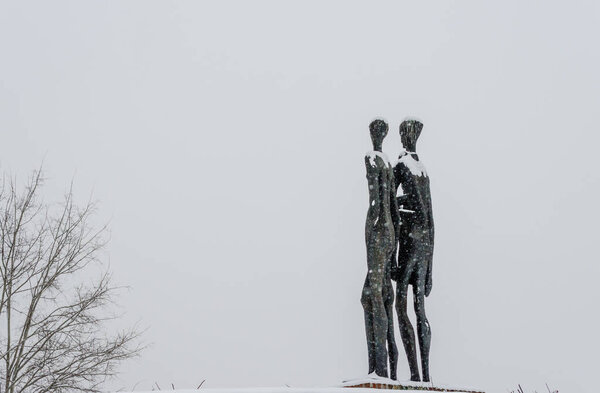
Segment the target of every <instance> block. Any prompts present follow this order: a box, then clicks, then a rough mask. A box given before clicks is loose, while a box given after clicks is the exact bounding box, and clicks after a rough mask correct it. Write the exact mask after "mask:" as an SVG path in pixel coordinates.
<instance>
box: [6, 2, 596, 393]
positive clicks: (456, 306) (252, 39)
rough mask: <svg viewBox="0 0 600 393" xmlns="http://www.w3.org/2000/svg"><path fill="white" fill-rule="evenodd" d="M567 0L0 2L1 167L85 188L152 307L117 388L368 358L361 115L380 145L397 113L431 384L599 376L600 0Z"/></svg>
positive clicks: (359, 365)
mask: <svg viewBox="0 0 600 393" xmlns="http://www.w3.org/2000/svg"><path fill="white" fill-rule="evenodd" d="M566 4H567V3H565V2H558V1H550V2H539V3H538V2H522V1H504V2H481V1H437V2H433V1H431V2H398V1H378V2H367V1H365V2H356V1H328V2H318V1H303V2H284V1H227V2H224V1H221V2H218V1H202V2H199V1H197V2H194V1H178V2H169V1H162V2H158V1H126V2H117V1H108V2H102V1H96V2H87V1H86V2H82V1H70V2H65V1H52V2H41V1H40V2H1V3H0V170H2V171H5V172H10V173H13V174H16V175H17V176H19V178H21V179H24V178H25V176H26V175H27V174H28V173H29V172H30V171H31V170H33V169H35V168H37V167H39V166H40V164H41V163H42V161H43V162H44V171H45V173H46V175H47V178H48V180H47V182H46V188H45V190H46V193H47V199H48V200H57V199H59V197H60V194H61V192H62V191H64V190H65V189H66V188H67V187H68V184H69V182H70V181H71V179H74V182H75V191H76V192H77V194H78V196H79V197H81V198H82V199H83V200H85V199H86V198H88V197H89V195H90V194H93V197H94V198H95V199H97V200H99V201H100V210H99V213H98V222H104V221H110V227H111V242H110V244H109V246H108V248H107V252H106V261H107V262H109V263H110V266H111V270H112V271H113V273H114V280H115V282H116V283H117V284H120V285H129V286H130V288H131V289H130V290H129V291H127V292H124V293H123V294H122V296H121V297H120V298H119V303H120V304H121V305H122V309H123V310H124V311H125V312H126V314H125V316H124V317H123V318H121V319H120V320H119V321H118V323H117V326H116V327H126V326H128V325H130V324H131V323H135V322H139V324H140V326H142V327H147V331H146V333H145V341H146V342H147V343H150V344H151V347H150V348H149V349H148V350H146V351H145V352H144V353H143V355H142V357H141V358H139V359H137V360H135V361H131V362H129V363H126V364H125V365H124V367H123V369H122V370H123V373H122V375H121V377H120V379H119V380H117V381H114V383H112V384H111V386H112V387H113V388H120V387H123V388H125V389H127V390H131V389H132V388H133V387H134V386H136V389H139V390H150V388H151V385H152V384H153V383H154V382H158V383H159V384H160V385H161V386H168V385H169V384H170V383H174V384H175V386H176V387H180V388H183V387H190V388H194V387H196V386H197V385H198V384H199V383H200V382H201V381H202V380H204V379H206V383H205V385H204V386H206V387H242V386H247V387H254V386H282V385H284V384H288V385H291V386H319V385H334V384H336V383H339V382H340V381H341V380H342V379H346V378H353V377H359V376H362V375H364V374H365V373H366V371H367V356H366V343H365V338H364V325H363V314H362V307H361V305H360V302H359V298H360V293H361V289H362V284H363V280H364V277H365V274H366V250H365V245H364V222H365V217H366V211H367V207H368V206H367V204H368V193H367V182H366V178H365V168H364V159H363V157H364V154H365V152H366V151H367V150H371V145H370V140H369V135H368V124H369V122H370V121H371V120H372V119H373V118H375V117H377V116H381V117H383V118H385V119H387V121H389V123H390V133H389V135H388V137H387V139H386V141H385V142H384V150H385V151H386V153H388V155H389V156H390V157H391V158H395V157H396V156H397V154H398V152H399V151H400V138H399V136H398V126H399V123H400V121H401V120H402V119H403V118H404V117H406V116H409V115H412V116H418V117H419V118H421V119H422V120H423V122H424V124H425V127H424V129H423V132H422V136H421V138H420V140H419V144H418V146H417V150H418V152H419V155H420V158H421V160H422V161H423V162H424V164H425V165H426V167H427V169H428V172H429V175H430V178H431V187H432V198H433V208H434V219H435V223H436V248H435V252H434V267H433V272H434V276H433V291H432V294H431V296H430V297H429V298H428V299H427V312H428V317H429V321H430V323H431V326H432V336H433V338H432V350H431V373H432V377H433V381H434V382H439V383H446V384H451V385H468V386H474V387H480V388H484V389H487V391H489V392H506V391H507V389H513V388H516V385H517V384H518V383H520V384H522V385H523V386H524V388H527V389H528V390H529V391H532V390H533V389H534V388H535V389H537V390H538V391H542V389H544V390H545V387H544V383H546V382H547V383H548V384H549V385H550V386H551V387H553V388H555V389H559V390H560V391H561V392H563V391H564V392H584V393H585V392H593V391H596V390H597V386H596V385H597V382H596V381H595V378H594V377H595V374H596V372H597V368H598V351H599V350H600V345H599V340H598V337H597V332H598V331H599V329H600V323H599V318H598V311H597V310H598V301H599V300H600V295H599V290H598V287H597V280H598V277H599V273H600V268H599V267H598V254H597V249H598V239H597V235H598V223H599V222H600V209H599V208H598V201H599V200H600V176H599V175H598V169H599V168H600V166H599V164H600V159H599V158H598V143H599V142H600V138H599V137H598V131H599V130H598V109H599V107H600V77H599V72H598V70H600V52H599V51H598V39H597V37H600V7H599V6H598V4H597V3H596V2H593V1H574V2H569V3H568V6H567V5H566ZM396 325H397V323H396ZM397 338H398V343H399V344H400V341H399V336H397ZM403 356H404V354H403V353H401V360H400V365H399V376H400V377H401V378H408V376H409V373H408V365H407V363H406V361H405V359H404V357H403ZM136 384H137V385H136Z"/></svg>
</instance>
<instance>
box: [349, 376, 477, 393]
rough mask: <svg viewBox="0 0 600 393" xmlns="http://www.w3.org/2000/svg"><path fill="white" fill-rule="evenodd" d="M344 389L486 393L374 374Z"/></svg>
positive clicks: (353, 380) (352, 382)
mask: <svg viewBox="0 0 600 393" xmlns="http://www.w3.org/2000/svg"><path fill="white" fill-rule="evenodd" d="M342 387H343V388H362V389H390V390H408V391H412V392H414V391H421V392H455V393H485V392H484V391H482V390H479V389H472V388H457V387H453V386H446V385H434V384H433V383H430V382H413V381H394V380H392V379H389V378H383V377H380V376H379V375H377V374H375V373H373V374H369V375H368V376H366V377H364V378H359V379H352V380H349V381H344V382H343V383H342Z"/></svg>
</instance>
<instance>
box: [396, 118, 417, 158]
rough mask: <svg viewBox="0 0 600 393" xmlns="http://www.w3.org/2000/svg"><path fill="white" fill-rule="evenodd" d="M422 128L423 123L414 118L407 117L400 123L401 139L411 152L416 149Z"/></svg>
mask: <svg viewBox="0 0 600 393" xmlns="http://www.w3.org/2000/svg"><path fill="white" fill-rule="evenodd" d="M421 130H423V123H421V122H420V121H419V120H417V119H414V118H407V119H405V120H404V121H403V122H402V124H400V140H401V141H402V146H404V148H405V149H406V150H408V151H411V152H414V151H415V150H416V147H417V139H419V136H420V135H421Z"/></svg>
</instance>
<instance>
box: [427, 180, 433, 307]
mask: <svg viewBox="0 0 600 393" xmlns="http://www.w3.org/2000/svg"><path fill="white" fill-rule="evenodd" d="M427 191H428V193H427V204H428V206H427V222H428V223H429V253H430V255H429V258H428V264H427V277H426V281H425V296H429V294H430V293H431V289H432V287H433V244H434V235H435V228H434V224H433V209H432V203H431V191H430V190H429V189H428V190H427Z"/></svg>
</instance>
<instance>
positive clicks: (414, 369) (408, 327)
mask: <svg viewBox="0 0 600 393" xmlns="http://www.w3.org/2000/svg"><path fill="white" fill-rule="evenodd" d="M407 297H408V279H407V278H406V279H403V280H402V282H398V284H397V293H396V312H397V313H398V325H399V327H400V336H401V337H402V344H404V351H405V352H406V357H407V359H408V366H409V368H410V380H411V381H420V380H421V378H420V377H419V365H418V363H417V351H416V348H415V332H414V330H413V327H412V324H411V323H410V319H408V314H407V302H408V299H407Z"/></svg>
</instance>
